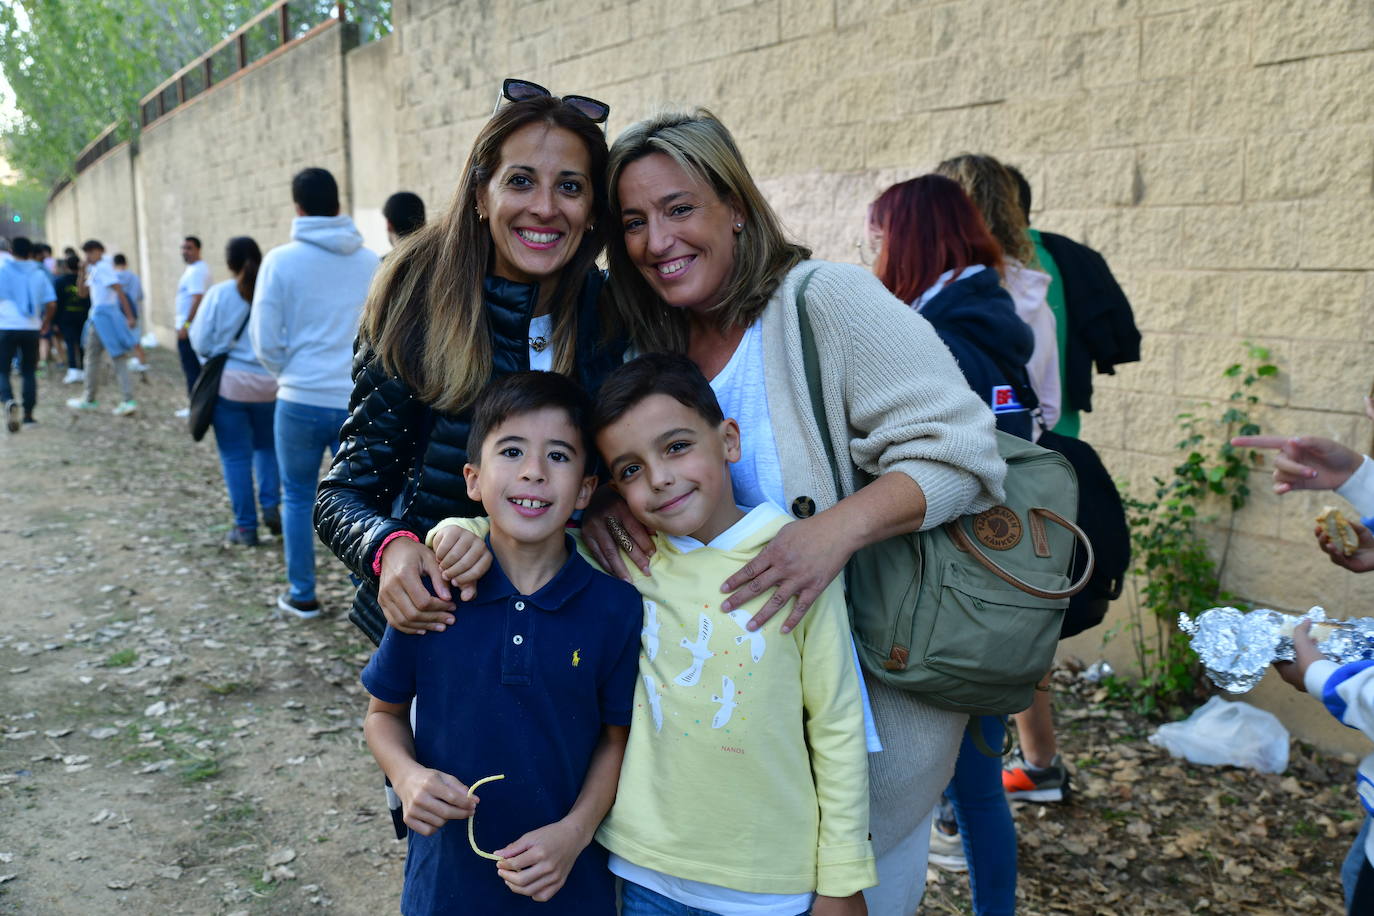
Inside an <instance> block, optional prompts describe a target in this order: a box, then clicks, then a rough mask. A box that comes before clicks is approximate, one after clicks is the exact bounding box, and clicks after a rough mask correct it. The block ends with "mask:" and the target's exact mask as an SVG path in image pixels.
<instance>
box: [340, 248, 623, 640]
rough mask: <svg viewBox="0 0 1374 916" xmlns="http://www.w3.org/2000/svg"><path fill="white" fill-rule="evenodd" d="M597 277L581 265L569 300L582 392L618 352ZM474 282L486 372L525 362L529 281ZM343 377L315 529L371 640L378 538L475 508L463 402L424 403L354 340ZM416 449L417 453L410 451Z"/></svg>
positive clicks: (375, 626)
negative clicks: (483, 323)
mask: <svg viewBox="0 0 1374 916" xmlns="http://www.w3.org/2000/svg"><path fill="white" fill-rule="evenodd" d="M603 282H604V278H603V277H602V274H601V272H600V271H592V272H591V273H589V274H588V275H587V280H586V282H585V283H584V284H583V285H582V292H581V294H580V295H579V297H578V300H577V308H578V325H577V326H578V340H577V353H578V381H579V382H580V383H581V384H582V385H583V387H585V388H586V389H587V391H588V393H590V394H595V392H596V390H597V388H599V387H600V386H601V382H602V380H603V379H604V378H605V377H606V375H607V374H608V373H609V372H610V371H611V369H613V368H615V366H617V365H619V364H620V362H621V359H622V355H623V353H624V346H622V345H619V344H615V345H607V344H606V343H605V342H604V341H603V340H602V338H601V323H600V319H599V316H598V312H597V298H598V296H599V295H600V292H601V286H602V283H603ZM484 285H485V293H486V307H487V322H488V326H489V327H490V329H491V343H492V369H491V376H492V378H496V377H497V376H501V375H507V374H509V373H511V372H519V371H522V370H525V369H528V368H529V367H530V365H529V343H528V340H529V328H530V316H531V315H532V314H533V311H534V305H535V301H536V297H537V294H538V287H537V286H535V285H528V284H523V283H512V282H510V281H508V280H502V279H500V278H497V277H492V276H488V277H487V279H486V281H485V284H484ZM353 385H354V387H353V396H352V399H351V400H350V402H349V404H350V411H351V413H350V416H349V418H348V419H347V420H346V421H344V425H343V428H342V429H341V430H340V431H339V437H340V439H341V441H342V445H341V446H340V448H339V452H338V454H337V455H336V456H335V458H334V464H333V466H332V467H331V468H330V469H329V474H328V475H327V476H326V477H325V479H324V480H323V481H322V482H321V483H320V490H319V496H318V497H317V498H316V500H315V530H316V531H317V532H318V533H319V536H320V540H322V541H324V543H325V544H326V545H328V547H329V549H330V550H333V551H334V553H335V554H336V555H337V556H338V558H339V559H340V560H343V562H344V564H345V565H346V566H347V567H348V568H349V569H351V570H352V571H353V574H354V575H355V576H357V577H358V578H360V579H362V584H361V585H360V586H358V594H357V596H356V597H355V598H354V601H353V611H352V613H350V614H349V619H350V620H352V621H353V622H354V623H355V624H357V626H358V628H359V629H361V630H362V631H363V632H364V633H365V634H367V636H368V638H370V639H371V640H372V641H373V642H374V643H380V642H381V639H382V633H383V632H384V631H385V630H386V619H385V617H384V616H383V615H382V609H381V607H380V606H379V605H378V604H377V576H376V574H375V573H373V571H372V560H373V557H374V556H375V555H376V553H377V548H378V547H380V546H381V543H382V541H384V540H385V539H386V537H387V536H388V535H389V534H391V533H392V532H395V531H403V530H404V531H411V532H414V533H415V534H416V535H418V536H419V537H421V538H424V536H425V534H426V533H428V531H429V529H430V528H432V527H434V525H435V523H436V522H438V521H439V520H440V519H443V518H447V517H449V516H455V515H456V516H477V515H483V514H485V513H484V512H483V511H482V506H481V504H479V503H475V502H473V501H472V500H470V499H468V495H467V485H466V484H465V483H464V481H463V465H464V464H466V463H467V460H468V450H467V445H468V429H469V427H470V425H471V419H472V417H471V413H470V412H469V411H466V410H465V411H463V412H462V413H459V414H447V413H440V412H439V411H436V410H433V409H431V408H430V407H429V406H428V405H426V404H424V403H422V402H421V401H420V400H419V398H418V397H417V396H416V394H415V392H414V391H413V390H412V389H411V388H410V386H409V385H407V384H406V383H405V382H403V381H401V380H400V379H399V378H396V377H394V376H392V375H389V374H387V372H386V371H385V370H384V369H383V368H382V366H381V363H380V362H379V361H378V360H376V359H374V358H373V354H372V353H371V352H370V351H368V350H364V349H360V350H359V352H358V353H357V354H356V355H355V357H354V360H353ZM421 450H423V452H424V455H423V458H422V459H420V460H417V457H418V455H419V452H420V451H421ZM398 497H399V499H398ZM398 509H399V511H396V510H398ZM393 512H394V513H395V517H393Z"/></svg>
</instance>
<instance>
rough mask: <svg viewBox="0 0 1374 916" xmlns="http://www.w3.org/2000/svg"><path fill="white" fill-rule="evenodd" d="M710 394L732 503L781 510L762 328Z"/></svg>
mask: <svg viewBox="0 0 1374 916" xmlns="http://www.w3.org/2000/svg"><path fill="white" fill-rule="evenodd" d="M711 390H712V391H714V392H715V393H716V400H717V401H719V402H720V409H721V412H722V413H724V414H725V416H727V417H731V418H733V419H734V420H735V422H736V423H738V424H739V432H740V460H739V461H736V462H735V463H734V464H732V465H730V484H731V486H732V487H733V488H734V491H735V502H736V503H738V504H739V505H741V506H761V505H763V504H764V503H772V504H773V505H775V506H779V507H781V506H784V505H785V504H786V502H787V494H786V493H785V492H784V490H783V487H782V462H781V461H780V460H779V459H778V442H777V440H776V439H774V438H773V416H772V414H771V413H770V412H769V410H768V390H767V389H766V388H765V387H764V381H763V322H761V321H756V322H754V323H753V324H751V325H750V326H749V328H748V330H746V331H745V332H744V336H743V337H742V338H740V342H739V345H738V346H737V347H735V352H734V353H733V354H732V355H731V357H730V361H729V362H728V363H726V364H725V368H724V369H721V370H720V371H719V372H717V373H716V377H715V378H713V379H711ZM784 511H786V510H785V509H784ZM851 649H852V650H853V653H854V667H855V668H856V669H858V671H859V693H860V694H861V695H862V697H863V702H864V743H865V744H866V745H867V746H868V752H869V753H870V754H876V753H878V752H879V751H881V750H882V749H883V743H882V741H881V740H880V739H879V738H878V729H877V726H875V725H874V724H873V708H872V706H871V705H870V703H869V699H868V685H867V684H865V683H864V679H863V669H862V668H861V667H860V666H859V650H858V649H856V648H854V647H853V646H852V640H851Z"/></svg>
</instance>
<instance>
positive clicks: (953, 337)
mask: <svg viewBox="0 0 1374 916" xmlns="http://www.w3.org/2000/svg"><path fill="white" fill-rule="evenodd" d="M868 235H869V242H870V244H871V245H872V246H873V248H874V249H875V250H876V251H877V252H878V255H877V261H876V262H875V264H874V268H873V269H874V273H876V274H877V275H878V278H879V279H880V280H882V281H883V284H884V285H885V286H886V287H887V288H888V289H890V290H891V291H892V292H893V294H894V295H896V296H897V298H899V299H901V300H902V301H904V302H908V303H910V304H911V306H912V308H915V309H917V310H918V311H919V312H920V313H921V316H922V317H923V318H925V319H926V320H927V321H929V322H930V323H931V325H933V326H934V328H935V331H936V333H937V334H939V335H940V338H941V339H942V340H943V341H944V342H945V345H946V346H948V347H949V349H950V350H951V352H953V353H954V358H955V360H956V361H957V362H958V363H959V368H960V369H962V370H963V373H964V377H965V378H966V379H968V383H969V387H971V388H972V389H973V390H974V393H975V394H977V395H978V396H979V397H980V398H982V399H983V400H984V402H985V403H987V405H988V406H989V407H990V408H991V409H992V412H993V414H994V415H995V416H996V418H997V426H998V428H999V429H1001V430H1003V431H1005V432H1008V433H1012V434H1013V435H1018V436H1021V437H1022V438H1025V439H1029V438H1030V437H1031V424H1032V417H1031V414H1030V413H1029V412H1028V411H1027V410H1026V409H1025V407H1023V406H1022V405H1021V404H1020V402H1019V400H1018V399H1017V397H1016V394H1015V391H1014V390H1013V385H1015V386H1016V387H1020V388H1021V389H1022V390H1026V388H1027V387H1029V379H1028V376H1027V374H1026V362H1027V361H1028V360H1029V359H1030V358H1031V352H1032V351H1033V349H1034V347H1035V340H1034V336H1033V335H1032V333H1031V329H1030V327H1029V326H1028V325H1027V324H1026V323H1025V322H1024V321H1022V320H1021V319H1020V318H1018V317H1017V316H1016V306H1015V305H1014V303H1013V302H1012V299H1011V296H1010V294H1008V293H1007V291H1006V290H1005V289H1003V287H1002V285H1001V277H1000V275H999V271H1000V270H1001V268H1002V266H1003V261H1002V249H1001V246H1000V245H998V243H997V241H996V240H995V239H994V238H993V237H992V234H991V233H990V232H989V231H988V228H987V226H986V225H985V224H984V222H983V218H982V217H981V216H980V215H979V213H978V210H977V208H975V207H974V205H973V202H972V201H971V200H969V198H968V195H967V194H965V193H964V190H963V188H961V187H960V186H959V184H958V183H957V182H955V181H952V180H951V179H949V178H945V177H943V176H940V175H923V176H922V177H920V178H913V179H911V180H910V181H904V182H902V183H901V184H897V185H893V186H892V187H890V188H888V189H887V190H886V191H884V192H883V193H882V195H881V196H879V197H878V199H877V200H875V201H874V202H873V204H872V205H871V206H870V207H869V209H868ZM970 725H971V726H972V727H977V728H979V729H981V730H982V733H983V737H984V739H985V740H986V741H987V743H988V746H989V747H998V746H1000V744H1001V742H1002V740H1003V738H1004V737H1005V735H1006V721H1005V720H1004V719H1003V718H1002V717H1000V716H979V717H976V718H975V719H973V720H972V721H971V722H970ZM946 797H947V798H949V800H950V801H951V802H952V803H953V806H954V815H955V819H956V820H957V822H958V827H959V833H960V834H961V835H962V839H963V852H964V858H965V859H966V861H967V863H968V871H969V885H970V888H971V890H972V894H973V911H974V913H976V914H979V916H984V914H989V916H990V914H1003V913H1006V914H1010V913H1013V912H1014V911H1015V908H1016V827H1015V825H1014V824H1013V822H1012V819H1011V810H1010V808H1008V806H1007V799H1006V796H1005V795H1004V794H1003V792H1002V761H1001V760H1000V759H999V758H996V757H988V756H986V755H984V754H982V753H980V752H979V751H978V749H977V747H976V745H975V744H974V742H973V740H972V739H971V738H970V736H969V735H968V733H967V732H966V733H965V735H964V739H963V743H962V745H961V746H960V748H959V757H958V760H957V761H956V762H955V765H954V779H953V780H951V781H950V784H949V788H948V789H947V790H946ZM938 829H939V828H938V827H937V828H935V830H932V837H931V840H932V846H931V854H930V861H931V862H932V863H935V864H937V865H938V864H940V860H941V856H942V853H944V852H945V850H942V848H941V847H942V846H953V847H954V848H953V849H952V850H950V852H957V845H956V844H957V840H955V839H954V838H953V837H946V836H944V835H942V834H939V833H937V831H938ZM941 840H943V841H944V842H943V843H942V842H941Z"/></svg>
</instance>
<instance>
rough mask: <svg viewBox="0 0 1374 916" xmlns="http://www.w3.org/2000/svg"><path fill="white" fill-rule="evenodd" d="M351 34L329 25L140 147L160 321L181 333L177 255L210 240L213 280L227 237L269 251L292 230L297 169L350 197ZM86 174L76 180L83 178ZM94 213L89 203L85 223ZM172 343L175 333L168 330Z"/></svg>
mask: <svg viewBox="0 0 1374 916" xmlns="http://www.w3.org/2000/svg"><path fill="white" fill-rule="evenodd" d="M348 46H349V32H348V30H347V29H344V28H339V27H331V28H327V29H325V30H323V31H321V32H319V33H318V34H316V35H315V36H314V37H312V38H310V39H308V40H307V41H305V42H303V43H302V44H301V45H299V46H297V47H295V48H293V49H291V50H289V51H288V52H287V53H285V54H282V55H281V56H280V57H277V58H275V59H273V60H270V61H267V62H265V63H263V64H262V65H261V66H258V67H257V68H256V69H254V70H252V71H251V72H248V73H244V74H242V75H241V76H239V77H237V78H234V79H232V80H230V81H228V82H226V83H224V84H223V85H220V86H218V87H216V88H214V89H213V90H212V91H210V92H207V93H205V94H203V95H201V96H198V97H196V98H194V99H192V100H191V101H190V102H188V103H187V104H186V105H185V106H183V107H182V108H179V109H177V110H176V111H174V112H172V113H171V114H170V115H168V116H166V117H164V118H162V119H160V120H158V121H156V122H154V123H153V124H152V125H151V126H150V127H149V128H148V129H146V130H145V131H144V132H143V134H142V136H141V138H140V146H139V155H138V169H137V171H138V181H137V187H138V189H139V214H140V218H139V230H140V233H141V235H142V244H143V245H144V247H145V248H146V250H147V251H148V253H149V255H148V265H147V269H146V276H145V278H144V286H145V288H146V289H147V297H148V300H149V303H150V305H151V312H150V314H151V316H152V322H153V325H154V327H155V329H156V330H157V331H158V332H159V333H160V334H163V335H164V336H165V335H168V334H170V333H171V325H172V321H173V307H174V299H175V293H176V286H177V280H178V279H179V278H180V276H181V272H182V270H183V269H184V267H185V265H184V264H183V263H182V261H181V257H180V254H179V251H180V246H181V241H182V239H183V238H184V237H185V236H187V235H194V236H197V237H198V238H200V240H201V241H202V243H203V244H204V249H203V252H204V257H205V260H206V261H207V262H208V263H209V264H210V275H211V278H212V280H213V281H216V282H217V281H219V280H224V279H228V277H229V273H228V270H227V269H226V268H225V266H224V245H225V243H226V242H227V241H228V240H229V239H230V238H232V237H233V236H236V235H249V236H252V237H253V238H254V239H256V240H257V243H258V245H259V246H260V247H261V248H262V250H263V251H264V252H266V251H267V250H268V249H269V248H271V247H272V246H274V245H280V244H281V243H283V242H286V241H288V240H289V238H290V230H291V220H292V218H293V217H294V216H295V210H294V207H293V205H292V202H291V176H292V175H294V174H295V173H296V172H298V171H299V170H300V169H302V168H305V167H306V166H322V167H324V168H327V169H329V170H330V171H331V172H333V173H334V176H335V178H337V179H338V181H339V184H340V192H341V194H342V195H343V207H344V210H345V212H347V211H348V208H349V200H348V180H347V179H348V174H349V171H348V152H347V148H346V143H345V136H346V134H345V123H346V122H345V118H344V76H343V73H344V67H343V54H344V51H345V50H346V48H347V47H348ZM85 178H86V173H84V172H83V173H82V174H81V175H80V176H79V177H78V180H77V182H76V184H78V185H80V184H82V183H84V181H85ZM85 215H86V214H85V210H84V208H83V210H82V217H83V221H84V218H85ZM169 339H170V338H169Z"/></svg>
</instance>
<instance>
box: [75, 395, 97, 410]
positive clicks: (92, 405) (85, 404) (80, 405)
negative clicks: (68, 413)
mask: <svg viewBox="0 0 1374 916" xmlns="http://www.w3.org/2000/svg"><path fill="white" fill-rule="evenodd" d="M67 406H68V407H70V408H71V409H72V410H95V409H96V408H97V407H99V406H100V402H99V401H88V400H86V399H85V398H67Z"/></svg>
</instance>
